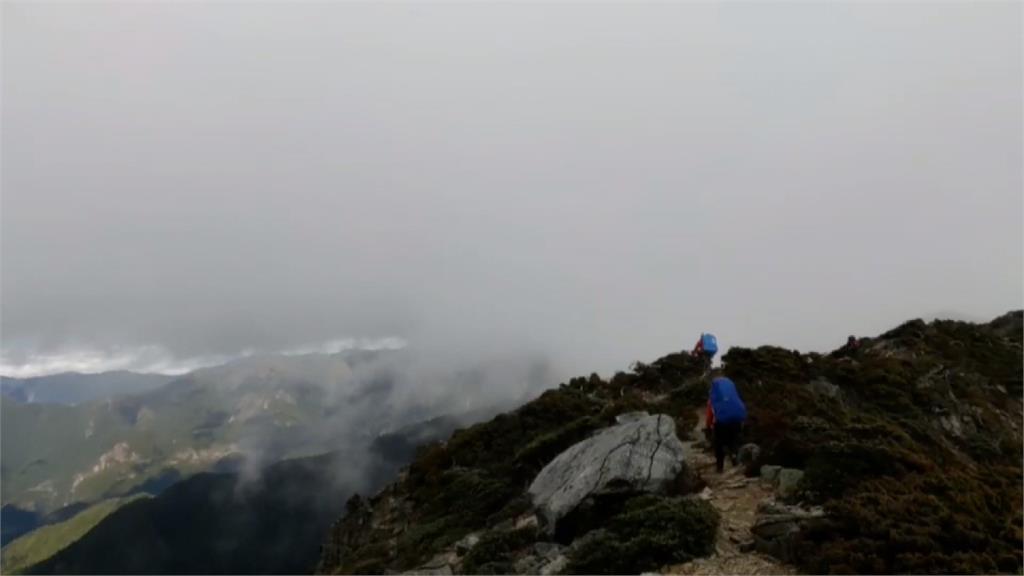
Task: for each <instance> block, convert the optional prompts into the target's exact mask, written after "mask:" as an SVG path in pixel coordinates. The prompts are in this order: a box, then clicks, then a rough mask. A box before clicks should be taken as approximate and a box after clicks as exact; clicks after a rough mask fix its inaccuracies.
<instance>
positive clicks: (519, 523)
mask: <svg viewBox="0 0 1024 576" xmlns="http://www.w3.org/2000/svg"><path fill="white" fill-rule="evenodd" d="M539 524H540V522H539V521H538V520H537V515H536V514H534V513H532V512H531V513H530V514H523V515H522V516H520V517H518V518H516V522H515V525H514V526H515V528H514V529H515V530H519V529H521V528H528V527H530V526H533V527H536V526H538V525H539Z"/></svg>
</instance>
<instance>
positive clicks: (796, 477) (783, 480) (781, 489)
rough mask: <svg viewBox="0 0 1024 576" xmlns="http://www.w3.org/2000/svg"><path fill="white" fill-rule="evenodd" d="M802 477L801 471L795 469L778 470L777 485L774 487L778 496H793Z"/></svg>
mask: <svg viewBox="0 0 1024 576" xmlns="http://www.w3.org/2000/svg"><path fill="white" fill-rule="evenodd" d="M803 477H804V472H803V470H797V469H795V468H783V469H782V470H779V475H778V480H777V482H778V484H777V486H776V490H777V491H778V493H779V496H782V497H783V498H786V497H789V496H792V495H793V494H795V493H796V488H797V485H799V484H800V480H801V479H802V478H803Z"/></svg>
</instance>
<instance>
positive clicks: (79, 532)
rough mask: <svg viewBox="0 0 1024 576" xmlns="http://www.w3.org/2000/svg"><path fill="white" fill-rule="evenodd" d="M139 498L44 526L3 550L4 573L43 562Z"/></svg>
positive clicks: (117, 501) (96, 507)
mask: <svg viewBox="0 0 1024 576" xmlns="http://www.w3.org/2000/svg"><path fill="white" fill-rule="evenodd" d="M137 498H139V497H131V498H114V499H110V500H104V501H102V502H99V503H96V504H93V505H92V506H90V507H89V508H86V509H85V510H82V511H81V512H79V513H78V514H75V515H74V516H72V517H71V518H68V519H67V520H65V521H63V522H58V523H56V524H49V525H47V526H43V527H41V528H38V529H36V530H33V531H32V532H29V533H28V534H25V535H24V536H21V537H20V538H17V539H15V540H13V541H11V542H9V543H8V544H7V546H4V547H3V550H2V558H3V562H2V565H3V571H4V572H5V573H7V574H18V573H21V572H22V571H23V570H24V569H25V568H28V567H29V566H32V565H33V564H36V563H38V562H42V561H43V560H46V559H47V558H49V557H51V556H53V555H54V554H56V553H57V552H59V551H61V550H63V549H64V548H66V547H67V546H68V545H70V544H71V543H72V542H74V541H76V540H78V539H79V538H81V537H82V536H84V535H85V534H86V533H87V532H88V531H89V530H92V528H93V526H95V525H97V524H99V523H100V521H101V520H103V519H104V518H106V517H107V516H108V515H109V514H110V513H111V512H113V511H115V510H117V509H118V508H120V507H121V506H122V505H124V504H126V503H128V502H131V501H132V500H135V499H137Z"/></svg>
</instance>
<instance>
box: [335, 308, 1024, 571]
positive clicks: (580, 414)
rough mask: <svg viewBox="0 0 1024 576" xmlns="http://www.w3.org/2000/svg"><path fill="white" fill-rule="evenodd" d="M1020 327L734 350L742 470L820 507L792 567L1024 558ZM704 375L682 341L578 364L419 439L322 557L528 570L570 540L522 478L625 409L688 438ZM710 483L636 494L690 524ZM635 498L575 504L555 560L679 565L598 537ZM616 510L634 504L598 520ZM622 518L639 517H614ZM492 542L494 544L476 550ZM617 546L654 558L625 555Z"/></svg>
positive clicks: (1013, 565) (912, 326) (601, 565)
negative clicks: (597, 370) (438, 437)
mask: <svg viewBox="0 0 1024 576" xmlns="http://www.w3.org/2000/svg"><path fill="white" fill-rule="evenodd" d="M1021 340H1022V313H1021V311H1013V312H1011V313H1008V314H1005V315H1003V316H1000V317H999V318H996V319H994V320H992V321H991V322H988V323H982V324H972V323H967V322H960V321H945V320H937V321H933V322H924V321H923V320H919V319H918V320H911V321H908V322H905V323H903V324H900V325H899V326H897V327H895V328H893V329H892V330H889V331H887V332H884V333H883V334H881V335H879V336H877V337H872V338H863V339H861V340H860V346H859V347H858V348H856V349H846V348H843V349H839V350H836V351H834V352H832V353H830V354H819V353H807V354H801V353H799V352H797V351H794V350H787V349H784V348H779V347H774V346H762V347H759V348H753V349H751V348H740V347H734V348H732V349H730V350H729V352H728V353H727V354H726V355H725V356H724V357H723V358H722V361H723V370H724V373H725V374H726V375H728V376H730V377H731V378H732V379H733V380H734V381H736V382H737V385H738V386H739V388H740V391H741V394H742V395H743V397H744V399H745V400H746V401H747V404H748V409H749V411H750V417H749V420H748V425H747V430H746V436H747V440H748V441H750V442H753V443H755V444H756V446H757V453H758V456H757V458H756V459H755V460H754V461H752V462H750V463H749V465H748V469H747V472H748V474H750V475H754V476H756V475H757V473H758V471H759V470H760V468H761V467H762V466H768V465H774V466H782V467H787V468H790V469H796V470H797V471H798V472H800V476H801V477H802V480H800V481H799V484H798V487H797V489H796V490H795V491H794V492H793V494H791V495H790V496H788V498H790V499H791V503H793V504H796V503H804V504H806V505H814V506H819V507H821V509H822V510H823V511H824V514H823V516H822V517H821V518H819V519H816V520H815V521H814V522H813V523H810V524H808V525H807V526H806V527H805V528H804V529H802V530H800V531H798V533H797V534H796V535H794V536H792V538H791V540H790V543H789V544H788V545H787V546H790V547H791V549H792V550H795V551H796V553H795V554H793V555H792V556H790V557H789V560H790V561H792V559H793V558H796V562H797V564H798V565H797V566H796V568H798V569H799V570H801V571H805V572H809V573H851V572H852V573H879V572H882V573H886V572H909V573H922V572H924V573H935V572H951V571H952V572H1019V571H1020V569H1021V566H1022V552H1021V549H1022V543H1024V537H1022V531H1021V499H1022V498H1021V496H1022V492H1021V479H1022V476H1021V462H1020V453H1021V446H1022V445H1021V430H1022V428H1024V422H1022V421H1021V414H1022V410H1021V408H1022V405H1021V394H1022V373H1021V371H1022V368H1021V366H1022V363H1021V362H1022V356H1021ZM702 372H703V370H702V368H701V367H700V366H699V364H698V363H697V362H696V361H695V360H693V359H692V358H691V357H690V356H689V355H688V354H686V353H685V352H683V353H677V354H670V355H668V356H665V357H663V358H660V359H658V360H656V361H654V362H652V363H649V364H648V363H642V362H638V363H636V364H635V365H634V366H633V368H632V370H631V372H629V373H626V372H619V373H616V374H615V375H614V376H613V377H611V378H610V379H608V380H604V379H602V378H600V377H599V376H597V375H596V374H593V375H591V376H590V377H578V378H573V379H571V380H570V381H568V382H567V383H563V384H562V385H561V386H560V387H559V388H558V389H555V390H549V391H547V392H545V393H543V394H542V395H541V396H540V397H538V398H536V399H535V400H533V401H531V402H529V403H527V404H525V405H523V406H521V407H520V408H518V409H516V410H514V411H512V412H509V413H505V414H501V415H498V416H496V417H495V418H494V419H492V420H490V421H488V422H485V423H481V424H477V425H475V426H473V427H470V428H468V429H464V430H460V431H456V432H455V433H454V434H453V435H452V436H451V437H450V438H449V439H448V440H447V441H443V442H438V443H434V444H432V445H429V446H424V447H421V449H420V450H419V451H418V454H417V458H416V459H415V460H414V461H413V462H412V464H410V465H409V467H408V468H406V469H405V470H404V471H403V472H402V473H401V474H400V475H399V477H398V479H397V480H396V481H395V482H393V483H392V484H390V485H388V486H387V487H386V488H385V489H384V490H382V491H381V492H379V493H377V494H376V495H374V496H372V497H370V498H363V497H358V496H357V497H353V498H352V499H351V500H350V501H349V503H348V505H347V510H348V513H347V514H346V515H345V516H344V517H343V518H341V519H340V520H339V521H338V522H336V523H335V525H334V527H333V528H332V530H331V533H330V537H329V539H328V541H327V543H326V544H325V546H324V551H323V554H322V556H321V559H320V563H319V566H318V571H320V572H323V573H382V572H395V571H407V570H416V571H428V570H429V571H435V572H438V571H439V573H447V572H456V573H457V572H462V571H468V572H476V573H513V572H518V571H519V570H520V569H521V568H522V567H523V566H532V567H534V569H535V568H536V566H537V564H534V563H531V562H532V561H529V562H528V561H526V559H527V558H532V556H530V555H531V554H542V555H543V554H548V553H550V550H552V549H553V548H552V547H555V548H554V549H558V547H559V546H564V545H568V544H570V543H569V542H561V543H560V542H557V541H554V542H552V541H551V540H550V538H549V537H547V536H544V533H543V532H538V531H535V530H534V529H532V528H529V526H531V525H534V526H535V525H536V524H537V523H538V522H541V523H542V521H540V520H537V519H536V517H535V516H536V515H535V513H534V512H533V511H532V510H533V504H532V503H531V501H530V497H529V496H528V495H527V494H526V492H525V490H526V486H527V485H529V483H530V481H531V480H532V478H533V477H534V476H535V475H536V474H537V472H539V471H540V469H541V468H542V467H543V466H544V465H545V464H546V463H548V462H550V461H551V460H552V459H553V458H554V457H555V456H557V455H558V454H559V453H561V452H562V451H563V450H566V449H568V448H569V447H571V446H573V445H574V444H575V443H577V442H579V441H580V440H583V439H584V438H586V437H588V436H589V435H590V434H592V433H593V432H594V431H596V430H600V429H603V428H606V427H608V426H610V425H612V424H613V423H614V419H615V416H617V415H619V414H623V413H625V412H632V411H637V410H643V411H648V412H650V413H661V414H669V415H671V416H672V417H673V418H675V420H676V422H677V426H676V429H677V431H679V432H678V433H680V434H682V435H686V434H687V433H688V431H690V430H692V429H693V428H694V425H695V424H696V418H697V416H696V414H697V411H699V409H700V408H701V406H702V405H703V403H704V402H705V401H706V382H704V381H703V379H702ZM685 439H686V440H688V441H690V442H693V439H692V438H685ZM700 485H701V479H700V478H692V477H691V478H686V477H681V478H680V479H679V486H677V488H675V490H676V492H674V493H669V494H668V495H666V496H650V495H641V496H642V497H643V498H646V500H636V502H637V504H635V506H640V507H641V508H639V509H643V510H655V509H657V510H661V511H662V512H659V514H669V515H671V514H682V516H679V517H678V518H679V521H684V518H685V517H688V516H686V515H688V514H697V513H698V512H697V511H696V510H690V511H686V510H683V509H681V508H679V507H678V505H677V504H676V502H678V499H679V498H680V497H682V498H683V499H684V500H685V499H686V498H692V497H694V491H695V490H696V489H697V488H698V487H699V486H700ZM676 494H678V495H676ZM641 496H636V497H634V496H628V495H627V496H625V498H626V501H625V503H622V504H616V505H614V506H612V505H611V504H609V503H605V504H603V505H597V504H595V506H596V507H595V508H594V510H595V511H598V514H597V516H596V517H595V516H594V514H593V513H588V514H590V516H584V517H581V518H577V519H576V520H575V522H577V523H582V527H579V526H577V529H576V532H577V533H580V534H583V536H582V537H581V541H582V540H587V543H586V544H585V545H583V544H580V545H577V544H576V543H572V545H571V546H569V548H567V549H566V548H562V549H563V550H568V552H567V554H568V557H567V558H566V560H565V563H564V564H562V566H563V568H564V569H565V570H566V571H569V572H574V571H582V572H594V571H597V572H601V571H605V570H611V571H612V572H616V571H619V572H621V571H623V570H628V571H634V572H641V571H648V570H656V569H659V568H665V567H666V566H667V565H669V564H671V563H673V562H677V561H678V559H677V558H676V557H673V556H672V555H668V556H659V555H658V554H660V553H662V552H659V551H664V550H666V548H665V547H664V546H663V545H658V546H653V542H654V541H653V540H642V539H641V540H630V543H629V544H621V543H617V542H618V540H616V537H615V535H614V532H613V533H611V534H608V533H606V529H608V528H610V527H614V526H616V525H622V526H627V525H628V526H633V529H636V530H640V531H641V532H642V531H643V522H642V521H639V520H637V518H639V517H637V516H636V515H633V516H628V514H627V513H628V511H629V509H630V508H629V506H630V505H631V504H629V503H630V502H634V500H635V498H640V497H641ZM652 498H653V500H652ZM652 506H653V507H654V508H651V507H652ZM659 507H660V508H659ZM613 509H614V510H620V511H622V512H621V514H627V516H621V515H620V516H615V514H619V513H618V512H606V513H605V514H606V515H605V516H604V517H602V516H601V514H602V513H600V511H601V510H613ZM705 513H707V512H706V511H705V512H700V514H705ZM607 514H610V515H611V517H609V516H608V515H607ZM531 518H533V519H531ZM616 518H618V519H616ZM627 518H629V520H628V522H631V523H632V524H622V523H623V522H627V520H626V519H627ZM638 521H639V522H640V524H636V522H638ZM685 521H686V522H689V520H685ZM520 526H522V528H519V527H520ZM609 538H611V539H609ZM483 542H486V546H485V547H484V548H480V549H477V548H476V547H475V546H477V545H479V544H474V543H483ZM678 545H679V546H684V544H682V543H679V544H678ZM622 546H627V547H626V548H623V547H622ZM630 546H632V547H633V548H630ZM542 549H543V550H544V551H545V552H540V550H542ZM668 549H680V548H673V547H671V546H670V547H669V548H668ZM580 550H586V551H587V552H588V554H590V555H591V556H580V554H581V552H580ZM695 553H697V552H695ZM574 554H575V556H574ZM595 554H597V555H600V554H605V555H606V556H605V557H604V560H601V559H599V558H597V557H596V556H593V555H595ZM624 558H634V559H637V561H638V562H639V559H641V558H642V559H644V560H643V564H642V565H640V564H631V565H628V567H626V566H624V565H623V563H622V562H623V559H624ZM517 567H519V568H517ZM528 571H529V570H528Z"/></svg>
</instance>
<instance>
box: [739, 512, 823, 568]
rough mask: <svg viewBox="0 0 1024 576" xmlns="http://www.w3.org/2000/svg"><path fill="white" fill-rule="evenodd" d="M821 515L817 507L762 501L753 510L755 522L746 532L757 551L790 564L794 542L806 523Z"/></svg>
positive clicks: (792, 557)
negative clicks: (755, 515) (756, 508)
mask: <svg viewBox="0 0 1024 576" xmlns="http://www.w3.org/2000/svg"><path fill="white" fill-rule="evenodd" d="M824 515H825V513H824V511H823V510H822V509H821V508H820V507H813V508H803V507H800V506H789V505H786V504H779V503H777V502H771V501H768V502H764V503H763V504H761V506H759V507H758V510H757V519H756V520H755V521H754V525H753V526H752V527H751V529H750V532H751V534H753V535H754V547H755V549H756V550H757V551H758V552H761V553H764V554H768V555H770V556H774V557H776V558H778V559H779V560H782V561H783V562H792V561H793V560H794V559H795V558H794V542H795V539H796V537H797V535H798V534H799V533H800V531H801V530H802V529H804V528H805V527H806V526H807V525H808V523H810V522H813V521H814V520H817V519H820V518H822V517H823V516H824Z"/></svg>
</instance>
